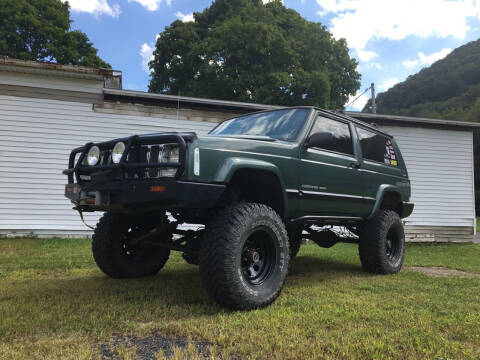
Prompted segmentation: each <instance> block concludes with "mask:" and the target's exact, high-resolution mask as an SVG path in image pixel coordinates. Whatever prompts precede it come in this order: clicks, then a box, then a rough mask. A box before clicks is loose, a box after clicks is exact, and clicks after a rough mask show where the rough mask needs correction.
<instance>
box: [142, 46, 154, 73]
mask: <svg viewBox="0 0 480 360" xmlns="http://www.w3.org/2000/svg"><path fill="white" fill-rule="evenodd" d="M153 50H154V46H153V45H148V44H147V43H143V44H142V47H141V48H140V56H141V57H142V68H143V70H145V72H147V73H149V74H150V69H149V68H148V63H149V62H150V60H153Z"/></svg>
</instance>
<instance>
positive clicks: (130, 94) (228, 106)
mask: <svg viewBox="0 0 480 360" xmlns="http://www.w3.org/2000/svg"><path fill="white" fill-rule="evenodd" d="M104 96H105V99H109V100H117V101H129V102H140V103H142V102H143V103H150V104H156V105H167V106H175V107H177V106H180V107H182V106H192V107H202V108H209V109H215V110H218V109H225V110H234V111H239V112H245V111H246V112H250V111H262V110H274V109H281V108H284V106H275V105H266V104H254V103H246V102H238V101H226V100H215V99H203V98H194V97H188V96H176V95H167V94H155V93H148V92H143V91H132V90H117V89H104ZM342 114H345V115H348V116H350V117H353V118H355V119H358V120H361V121H363V122H367V123H376V124H394V125H403V126H428V127H452V128H463V129H476V128H480V123H474V122H465V121H455V120H439V119H429V118H422V117H407V116H397V115H382V114H370V113H362V112H355V111H348V112H342Z"/></svg>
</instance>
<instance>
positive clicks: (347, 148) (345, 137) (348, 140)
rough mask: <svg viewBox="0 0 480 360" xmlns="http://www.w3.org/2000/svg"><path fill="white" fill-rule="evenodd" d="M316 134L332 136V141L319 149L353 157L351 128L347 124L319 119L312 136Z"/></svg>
mask: <svg viewBox="0 0 480 360" xmlns="http://www.w3.org/2000/svg"><path fill="white" fill-rule="evenodd" d="M316 133H330V134H331V135H332V141H329V142H325V143H324V144H323V145H322V146H320V147H319V148H321V149H324V150H328V151H334V152H338V153H342V154H348V155H353V143H352V136H351V134H350V126H349V125H348V124H347V123H344V122H342V121H337V120H332V119H328V118H324V117H318V118H317V120H316V121H315V125H314V126H313V129H312V131H311V133H310V135H313V134H316Z"/></svg>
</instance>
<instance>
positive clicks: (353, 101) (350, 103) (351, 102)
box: [345, 87, 370, 108]
mask: <svg viewBox="0 0 480 360" xmlns="http://www.w3.org/2000/svg"><path fill="white" fill-rule="evenodd" d="M368 90H370V87H368V88H366V89H365V91H364V92H363V93H361V94H360V95H358V96H357V97H356V98H355V99H353V100H352V101H350V102H349V103H348V104H347V106H345V108H348V107H349V106H350V107H352V106H353V104H354V103H355V101H357V100H358V99H359V98H360V96H362V95H363V94H365V93H366V92H367V91H368Z"/></svg>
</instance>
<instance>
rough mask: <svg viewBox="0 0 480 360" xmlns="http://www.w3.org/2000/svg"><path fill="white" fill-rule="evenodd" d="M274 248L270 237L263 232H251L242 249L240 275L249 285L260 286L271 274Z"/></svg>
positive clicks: (274, 259)
mask: <svg viewBox="0 0 480 360" xmlns="http://www.w3.org/2000/svg"><path fill="white" fill-rule="evenodd" d="M275 261H276V247H275V242H274V240H273V238H272V235H271V234H269V233H268V232H267V231H265V230H255V231H253V232H252V233H251V234H250V235H249V236H248V238H247V240H246V241H245V244H244V245H243V249H242V274H243V277H244V279H245V280H246V281H247V283H249V284H250V285H261V284H262V283H263V282H265V280H266V279H268V278H269V277H270V275H271V273H272V270H273V268H274V266H275Z"/></svg>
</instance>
